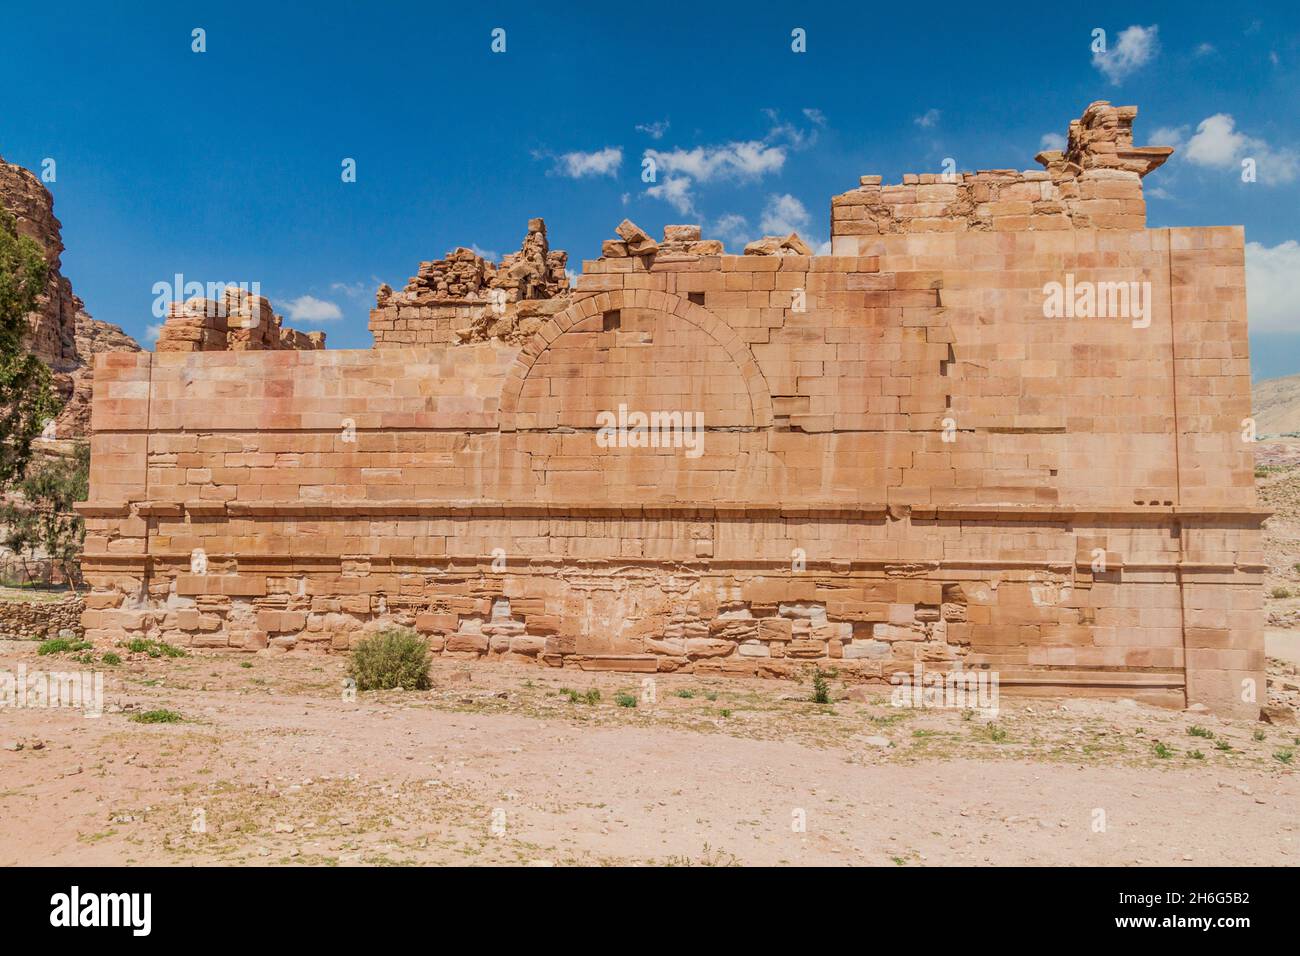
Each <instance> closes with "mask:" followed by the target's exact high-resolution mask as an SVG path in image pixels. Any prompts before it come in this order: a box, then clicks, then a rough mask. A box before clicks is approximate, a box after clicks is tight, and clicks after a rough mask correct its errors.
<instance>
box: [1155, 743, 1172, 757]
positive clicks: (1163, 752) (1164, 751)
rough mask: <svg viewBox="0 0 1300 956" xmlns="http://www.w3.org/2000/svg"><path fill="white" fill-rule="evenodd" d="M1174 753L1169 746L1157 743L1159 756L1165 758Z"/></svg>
mask: <svg viewBox="0 0 1300 956" xmlns="http://www.w3.org/2000/svg"><path fill="white" fill-rule="evenodd" d="M1173 755H1174V752H1173V751H1172V750H1170V749H1169V748H1168V747H1166V746H1165V745H1164V744H1156V756H1157V757H1159V758H1160V759H1161V760H1165V759H1167V758H1169V757H1172V756H1173Z"/></svg>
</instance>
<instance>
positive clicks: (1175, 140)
mask: <svg viewBox="0 0 1300 956" xmlns="http://www.w3.org/2000/svg"><path fill="white" fill-rule="evenodd" d="M1149 142H1150V143H1151V145H1152V146H1172V147H1173V148H1174V149H1179V150H1181V149H1182V148H1183V146H1184V145H1186V143H1187V127H1186V126H1161V127H1160V128H1159V129H1153V130H1152V131H1151V137H1150V140H1149Z"/></svg>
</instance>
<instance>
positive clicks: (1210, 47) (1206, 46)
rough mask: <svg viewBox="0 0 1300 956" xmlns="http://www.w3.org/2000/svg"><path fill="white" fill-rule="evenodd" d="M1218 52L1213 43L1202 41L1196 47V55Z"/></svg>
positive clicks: (1208, 54)
mask: <svg viewBox="0 0 1300 956" xmlns="http://www.w3.org/2000/svg"><path fill="white" fill-rule="evenodd" d="M1218 52H1219V51H1218V50H1216V49H1215V48H1214V44H1213V43H1202V44H1201V45H1200V46H1198V47H1197V48H1196V55H1197V56H1213V55H1214V54H1215V53H1218Z"/></svg>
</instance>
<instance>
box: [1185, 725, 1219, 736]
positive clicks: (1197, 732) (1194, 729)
mask: <svg viewBox="0 0 1300 956" xmlns="http://www.w3.org/2000/svg"><path fill="white" fill-rule="evenodd" d="M1187 732H1188V733H1189V734H1191V735H1192V736H1193V737H1204V738H1205V739H1206V740H1213V739H1214V734H1213V733H1211V732H1210V731H1208V730H1206V729H1205V728H1204V727H1201V726H1199V725H1197V724H1193V725H1192V726H1190V727H1188V728H1187Z"/></svg>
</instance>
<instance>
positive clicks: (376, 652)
mask: <svg viewBox="0 0 1300 956" xmlns="http://www.w3.org/2000/svg"><path fill="white" fill-rule="evenodd" d="M348 676H349V677H351V678H352V679H353V680H355V681H356V682H357V689H358V690H391V689H392V688H394V687H400V688H402V690H428V689H429V642H428V641H426V640H425V639H424V638H422V637H420V636H419V635H418V634H416V633H415V632H414V631H407V630H402V629H400V628H392V629H390V630H387V631H380V632H379V633H378V634H376V635H374V636H373V637H367V638H365V639H364V640H362V641H360V642H358V643H357V646H356V647H354V648H353V649H352V655H351V658H350V659H349V661H348Z"/></svg>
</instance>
